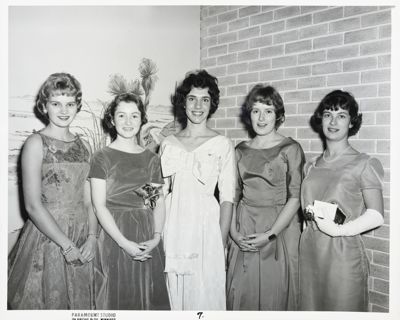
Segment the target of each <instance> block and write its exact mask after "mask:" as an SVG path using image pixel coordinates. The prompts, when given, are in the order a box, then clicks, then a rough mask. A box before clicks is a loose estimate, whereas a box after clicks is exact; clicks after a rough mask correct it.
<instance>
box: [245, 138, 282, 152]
mask: <svg viewBox="0 0 400 320" xmlns="http://www.w3.org/2000/svg"><path fill="white" fill-rule="evenodd" d="M288 139H290V137H284V138H283V139H282V141H280V142H279V143H278V144H276V145H274V146H272V147H269V148H253V147H251V146H249V145H248V144H247V143H246V142H247V141H244V143H243V144H244V146H245V147H246V148H249V149H252V150H271V149H273V148H276V147H278V146H280V145H281V144H282V143H283V142H284V141H286V140H288Z"/></svg>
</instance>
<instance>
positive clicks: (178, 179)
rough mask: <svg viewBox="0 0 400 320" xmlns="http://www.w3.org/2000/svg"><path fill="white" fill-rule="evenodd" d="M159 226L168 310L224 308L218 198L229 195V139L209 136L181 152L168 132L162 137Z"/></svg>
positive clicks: (231, 166)
mask: <svg viewBox="0 0 400 320" xmlns="http://www.w3.org/2000/svg"><path fill="white" fill-rule="evenodd" d="M161 163H162V171H163V176H164V177H165V178H166V182H167V183H166V186H165V193H166V194H167V196H166V206H167V219H166V225H165V229H164V245H165V253H166V264H165V271H166V272H167V284H168V292H169V295H170V300H171V307H172V309H173V310H225V309H226V297H225V278H226V274H225V257H224V246H223V243H222V236H221V229H220V225H219V219H220V206H219V204H218V202H217V200H216V198H215V196H214V191H215V187H216V184H217V183H218V189H219V202H220V203H222V202H225V201H228V202H232V201H233V196H234V181H235V180H234V179H235V178H234V176H235V166H234V149H233V144H232V142H231V141H230V140H229V139H228V138H226V137H224V136H221V135H218V136H215V137H213V138H211V139H209V140H207V141H206V142H205V143H203V144H202V145H200V146H199V147H197V148H196V149H195V150H193V151H187V150H186V149H185V147H184V145H183V144H182V143H181V142H180V141H179V140H178V139H177V138H176V137H175V136H173V135H171V136H168V137H167V138H165V139H164V140H163V143H162V145H161Z"/></svg>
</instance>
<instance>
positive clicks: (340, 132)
mask: <svg viewBox="0 0 400 320" xmlns="http://www.w3.org/2000/svg"><path fill="white" fill-rule="evenodd" d="M350 120H351V119H350V114H349V111H348V110H344V109H342V108H339V109H338V110H337V111H335V110H324V112H323V113H322V131H323V133H324V136H325V138H326V139H327V140H331V141H340V140H343V139H347V138H348V135H349V129H350V128H351V122H350Z"/></svg>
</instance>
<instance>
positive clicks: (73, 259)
mask: <svg viewBox="0 0 400 320" xmlns="http://www.w3.org/2000/svg"><path fill="white" fill-rule="evenodd" d="M67 250H69V251H68V253H66V254H64V253H63V255H64V259H65V261H66V262H67V264H72V265H77V266H79V265H82V264H84V263H86V262H87V260H86V259H85V258H84V257H83V256H82V254H81V252H80V250H79V249H78V248H76V247H75V246H72V248H71V249H67Z"/></svg>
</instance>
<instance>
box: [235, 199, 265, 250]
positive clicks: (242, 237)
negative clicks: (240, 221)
mask: <svg viewBox="0 0 400 320" xmlns="http://www.w3.org/2000/svg"><path fill="white" fill-rule="evenodd" d="M236 211H237V204H236V203H234V204H233V209H232V220H231V227H230V231H229V232H230V235H231V238H232V239H233V241H235V243H236V244H237V245H238V247H239V248H240V250H242V251H258V250H257V249H256V248H254V247H252V246H251V245H249V244H247V243H246V242H244V240H246V239H247V238H246V236H245V235H243V234H241V233H240V232H239V231H238V230H237V226H236V221H237V213H236Z"/></svg>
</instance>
